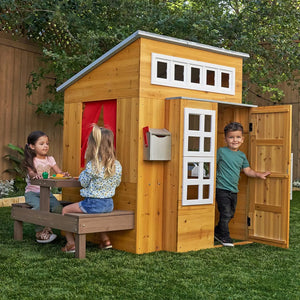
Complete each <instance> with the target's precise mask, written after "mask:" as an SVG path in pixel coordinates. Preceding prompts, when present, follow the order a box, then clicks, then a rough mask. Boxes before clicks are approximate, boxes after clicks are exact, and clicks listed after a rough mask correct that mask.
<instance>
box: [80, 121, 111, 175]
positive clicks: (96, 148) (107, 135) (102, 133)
mask: <svg viewBox="0 0 300 300" xmlns="http://www.w3.org/2000/svg"><path fill="white" fill-rule="evenodd" d="M86 159H87V161H91V163H92V166H93V167H94V168H96V170H97V171H98V172H100V171H101V168H102V167H104V176H105V177H106V178H107V177H111V176H113V175H114V174H115V172H116V170H115V160H116V156H115V150H114V134H113V132H112V131H111V130H110V129H107V128H103V127H99V126H97V125H96V124H93V129H92V132H91V134H90V135H89V139H88V145H87V149H86Z"/></svg>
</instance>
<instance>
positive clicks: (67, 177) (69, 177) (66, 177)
mask: <svg viewBox="0 0 300 300" xmlns="http://www.w3.org/2000/svg"><path fill="white" fill-rule="evenodd" d="M50 178H51V179H71V178H73V177H72V176H65V177H56V176H51V177H50Z"/></svg>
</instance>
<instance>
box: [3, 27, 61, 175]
mask: <svg viewBox="0 0 300 300" xmlns="http://www.w3.org/2000/svg"><path fill="white" fill-rule="evenodd" d="M40 57H41V54H40V52H39V50H38V49H37V48H36V47H35V46H34V45H32V44H31V43H29V42H28V41H26V40H18V41H14V40H12V38H11V36H10V35H7V34H5V33H1V34H0V106H1V110H0V136H1V139H0V179H2V180H3V179H7V178H9V176H8V174H7V173H3V171H4V170H5V169H7V168H8V167H9V166H10V165H9V164H8V162H7V161H6V160H4V159H3V156H4V155H5V154H8V153H9V149H8V147H7V144H8V143H12V144H14V145H17V146H21V147H24V145H25V143H26V139H27V136H28V134H29V133H30V132H31V131H34V130H42V131H44V132H45V133H47V135H48V136H49V138H50V151H49V154H50V155H53V156H54V157H55V159H56V161H57V164H58V165H59V166H61V165H62V132H63V128H62V126H60V125H58V126H55V125H54V124H55V122H56V121H57V118H55V117H53V116H51V117H45V116H43V117H42V116H38V115H37V114H36V113H35V110H36V107H35V106H34V105H32V104H30V103H29V102H32V103H33V104H37V103H39V102H41V101H42V100H43V99H45V98H46V96H47V90H46V85H47V84H48V83H50V82H51V81H53V80H54V79H51V78H50V79H47V82H45V83H44V84H43V85H42V86H41V88H39V89H38V91H36V92H34V94H33V95H32V96H31V97H30V98H28V97H27V96H26V93H27V91H26V83H27V82H28V81H29V80H30V73H31V72H32V71H34V70H38V68H39V66H40V64H41V62H40V60H39V59H40Z"/></svg>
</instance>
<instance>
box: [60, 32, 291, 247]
mask: <svg viewBox="0 0 300 300" xmlns="http://www.w3.org/2000/svg"><path fill="white" fill-rule="evenodd" d="M247 57H248V54H245V53H240V52H234V51H229V50H225V49H220V48H215V47H211V46H207V45H203V44H198V43H194V42H190V41H185V40H180V39H176V38H171V37H167V36H161V35H157V34H152V33H148V32H144V31H137V32H135V33H134V34H132V35H131V36H129V37H128V38H127V39H125V40H124V41H123V42H121V43H120V44H118V45H117V46H115V47H114V48H113V49H111V50H110V51H109V52H107V53H106V54H104V55H103V56H101V57H100V58H99V59H97V60H96V61H94V62H93V63H91V64H90V65H89V66H87V67H86V68H85V69H83V70H82V71H80V72H79V73H78V74H76V75H75V76H73V77H72V78H70V79H69V80H68V81H66V82H65V83H64V84H62V85H61V86H60V87H58V89H57V90H58V91H64V103H65V104H64V107H65V115H64V145H63V169H64V170H68V171H69V172H70V173H71V174H72V175H73V176H77V175H78V174H79V173H80V171H81V170H82V168H83V167H84V156H83V155H84V150H85V145H86V139H87V135H88V133H89V131H88V130H89V129H88V128H89V124H90V123H98V124H100V125H102V126H108V127H110V128H111V129H112V130H113V131H114V132H115V138H116V153H117V157H118V160H119V161H120V162H121V164H122V166H123V176H122V183H121V185H120V187H119V188H118V189H117V193H116V196H115V197H114V203H115V208H116V209H121V210H133V211H134V213H135V229H134V230H129V231H122V232H113V233H111V234H110V236H111V239H112V242H113V245H114V247H115V248H117V249H121V250H126V251H130V252H133V253H148V252H153V251H159V250H167V251H175V252H184V251H190V250H198V249H203V248H212V247H214V226H215V223H216V222H217V218H218V213H217V211H216V209H215V200H214V194H215V192H214V189H215V172H216V150H217V148H218V147H221V146H223V145H224V144H223V143H224V134H223V128H224V126H225V125H226V124H227V123H229V122H231V121H237V122H241V123H242V124H243V126H244V129H245V142H244V144H243V146H242V149H241V150H242V151H243V152H245V153H246V155H247V157H248V159H249V162H250V165H251V167H252V168H253V169H255V170H257V171H265V170H270V171H271V172H272V174H271V176H269V178H268V179H267V180H265V181H264V180H259V179H252V178H251V179H249V178H247V177H246V176H245V175H243V174H242V175H241V180H240V184H239V190H240V192H239V194H238V206H237V211H236V214H235V217H234V219H233V220H232V221H231V223H230V231H231V235H232V237H233V238H234V239H238V240H242V241H256V242H262V243H268V244H271V245H274V246H279V247H288V245H289V199H290V197H289V193H290V169H291V168H290V166H291V164H290V163H291V162H290V152H291V107H290V106H271V107H270V106H269V107H255V106H253V105H244V104H242V103H241V102H242V66H243V59H244V58H247ZM63 197H64V199H65V200H69V201H78V200H80V196H79V190H78V189H76V190H74V189H73V190H72V189H69V190H68V189H64V191H63ZM93 238H94V239H96V236H94V237H93Z"/></svg>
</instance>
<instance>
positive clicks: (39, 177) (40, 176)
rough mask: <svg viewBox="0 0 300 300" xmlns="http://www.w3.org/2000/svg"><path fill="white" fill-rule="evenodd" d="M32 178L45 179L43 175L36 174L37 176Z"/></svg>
mask: <svg viewBox="0 0 300 300" xmlns="http://www.w3.org/2000/svg"><path fill="white" fill-rule="evenodd" d="M31 179H43V176H42V175H38V174H36V175H35V176H33V177H31Z"/></svg>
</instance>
